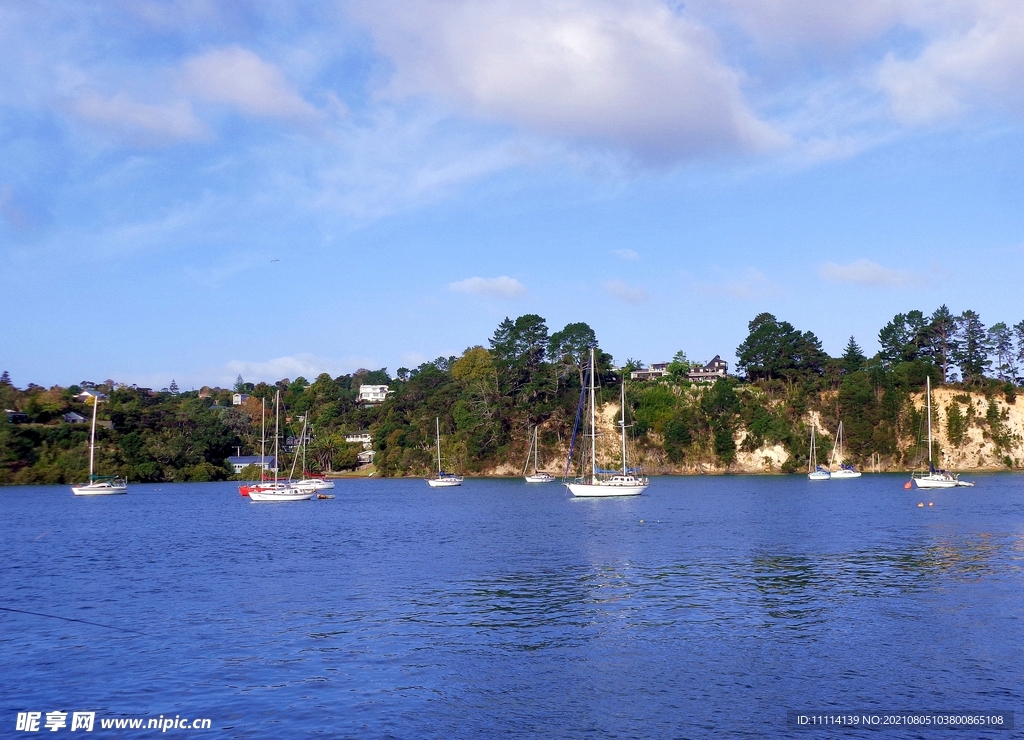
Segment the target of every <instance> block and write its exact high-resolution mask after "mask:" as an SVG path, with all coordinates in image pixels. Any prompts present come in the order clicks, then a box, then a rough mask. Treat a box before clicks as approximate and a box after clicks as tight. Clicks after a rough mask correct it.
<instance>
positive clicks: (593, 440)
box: [590, 347, 597, 483]
mask: <svg viewBox="0 0 1024 740" xmlns="http://www.w3.org/2000/svg"><path fill="white" fill-rule="evenodd" d="M594 381H595V379H594V348H593V347H591V348H590V482H591V483H593V482H594V481H595V480H596V479H597V404H596V403H595V396H596V394H595V392H594V390H595V382H594Z"/></svg>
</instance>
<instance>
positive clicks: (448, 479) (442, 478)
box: [427, 417, 462, 488]
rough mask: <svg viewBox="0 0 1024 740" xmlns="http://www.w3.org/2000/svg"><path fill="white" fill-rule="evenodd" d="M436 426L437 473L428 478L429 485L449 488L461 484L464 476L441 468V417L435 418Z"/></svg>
mask: <svg viewBox="0 0 1024 740" xmlns="http://www.w3.org/2000/svg"><path fill="white" fill-rule="evenodd" d="M434 427H435V429H436V430H437V475H435V476H434V477H433V478H427V485H429V486H430V487H431V488H448V487H450V486H461V485H462V476H461V475H455V474H454V473H446V472H444V470H442V469H441V419H440V418H439V417H435V418H434Z"/></svg>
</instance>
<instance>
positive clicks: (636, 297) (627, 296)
mask: <svg viewBox="0 0 1024 740" xmlns="http://www.w3.org/2000/svg"><path fill="white" fill-rule="evenodd" d="M604 289H605V292H606V293H608V294H609V295H612V296H614V297H615V298H618V299H619V300H620V301H625V302H626V303H632V304H633V305H640V304H641V303H646V302H647V291H646V290H644V289H643V288H642V287H640V286H639V285H630V284H629V283H626V282H623V281H622V280H609V281H608V282H606V283H605V284H604Z"/></svg>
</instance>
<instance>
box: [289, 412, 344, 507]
mask: <svg viewBox="0 0 1024 740" xmlns="http://www.w3.org/2000/svg"><path fill="white" fill-rule="evenodd" d="M308 426H309V413H308V412H307V413H306V415H305V416H304V417H303V419H302V434H301V437H300V439H301V442H300V444H301V448H300V449H301V452H302V455H301V457H302V479H301V480H297V481H293V480H292V478H294V477H295V464H296V463H297V462H298V461H299V455H296V456H295V459H294V460H292V471H291V473H290V474H289V475H288V480H289V482H290V483H291V486H292V488H294V489H295V490H297V491H309V492H310V493H319V492H320V491H326V490H329V489H331V488H334V481H332V480H327V479H326V478H324V477H323V476H312V475H310V474H309V472H308V471H307V470H306V440H307V439H308V436H307V434H306V430H307V428H308Z"/></svg>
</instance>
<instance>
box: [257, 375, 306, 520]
mask: <svg viewBox="0 0 1024 740" xmlns="http://www.w3.org/2000/svg"><path fill="white" fill-rule="evenodd" d="M280 419H281V391H280V390H278V391H277V395H276V396H275V398H274V482H273V483H272V484H266V485H259V486H254V487H252V488H250V489H249V500H250V501H309V499H311V498H313V497H314V496H316V492H315V491H309V490H304V489H297V488H292V486H291V484H289V483H283V482H278V480H277V468H278V466H277V459H278V452H277V442H278V439H279V437H280V434H279V429H280Z"/></svg>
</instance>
